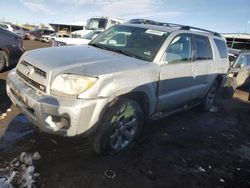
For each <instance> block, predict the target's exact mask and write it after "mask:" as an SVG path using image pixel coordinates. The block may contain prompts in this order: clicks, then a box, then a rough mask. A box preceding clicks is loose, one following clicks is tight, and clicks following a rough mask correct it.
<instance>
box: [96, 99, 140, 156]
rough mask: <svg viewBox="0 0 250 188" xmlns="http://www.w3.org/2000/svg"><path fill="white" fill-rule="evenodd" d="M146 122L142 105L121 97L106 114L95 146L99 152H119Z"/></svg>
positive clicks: (130, 141) (129, 143) (129, 142)
mask: <svg viewBox="0 0 250 188" xmlns="http://www.w3.org/2000/svg"><path fill="white" fill-rule="evenodd" d="M143 123H144V113H143V111H142V109H141V107H140V105H139V104H138V103H137V102H135V101H133V100H131V99H126V98H123V99H120V100H119V101H117V102H116V103H115V104H114V105H112V106H111V107H109V108H108V109H107V111H106V113H105V114H104V118H103V121H102V125H100V128H99V130H98V132H97V133H96V135H95V138H94V142H93V146H94V150H95V152H97V153H104V152H119V151H122V150H124V149H126V148H127V147H128V146H129V145H131V143H132V142H133V141H134V139H135V138H136V137H137V136H138V134H139V132H140V130H141V128H142V126H143Z"/></svg>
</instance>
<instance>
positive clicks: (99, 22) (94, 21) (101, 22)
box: [86, 18, 108, 30]
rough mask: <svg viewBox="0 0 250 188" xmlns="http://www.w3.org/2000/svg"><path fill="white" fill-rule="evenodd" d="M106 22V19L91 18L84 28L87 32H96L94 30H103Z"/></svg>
mask: <svg viewBox="0 0 250 188" xmlns="http://www.w3.org/2000/svg"><path fill="white" fill-rule="evenodd" d="M107 23H108V20H107V19H106V18H91V19H90V20H89V21H88V23H87V26H86V28H87V29H89V30H96V29H105V28H106V26H107Z"/></svg>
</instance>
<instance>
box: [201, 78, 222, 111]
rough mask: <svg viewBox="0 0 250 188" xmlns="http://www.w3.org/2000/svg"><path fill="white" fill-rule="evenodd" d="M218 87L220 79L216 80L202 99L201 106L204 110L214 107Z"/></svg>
mask: <svg viewBox="0 0 250 188" xmlns="http://www.w3.org/2000/svg"><path fill="white" fill-rule="evenodd" d="M218 87H219V83H218V81H214V83H213V84H212V85H211V86H210V88H209V90H208V92H207V94H206V96H205V97H204V98H203V99H202V101H201V105H200V107H201V109H202V110H204V111H209V110H210V109H211V108H212V107H213V105H214V102H215V98H216V94H217V91H218Z"/></svg>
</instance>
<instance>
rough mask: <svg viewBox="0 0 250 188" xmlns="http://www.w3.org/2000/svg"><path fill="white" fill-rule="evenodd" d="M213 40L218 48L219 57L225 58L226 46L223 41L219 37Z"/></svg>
mask: <svg viewBox="0 0 250 188" xmlns="http://www.w3.org/2000/svg"><path fill="white" fill-rule="evenodd" d="M214 42H215V44H216V46H217V48H218V50H219V53H220V57H221V58H227V46H226V43H225V41H223V40H219V39H214Z"/></svg>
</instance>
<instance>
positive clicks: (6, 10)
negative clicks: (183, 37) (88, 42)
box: [0, 0, 250, 33]
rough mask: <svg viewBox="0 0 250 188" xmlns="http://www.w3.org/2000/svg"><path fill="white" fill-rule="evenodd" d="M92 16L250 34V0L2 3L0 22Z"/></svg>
mask: <svg viewBox="0 0 250 188" xmlns="http://www.w3.org/2000/svg"><path fill="white" fill-rule="evenodd" d="M93 16H109V17H113V18H121V19H124V20H129V19H132V18H146V19H152V20H156V21H161V22H170V23H179V24H183V25H191V26H195V27H201V28H204V29H209V30H214V31H217V32H220V33H250V0H92V1H91V0H54V1H53V0H0V21H8V22H12V23H15V24H16V23H19V24H24V23H30V24H37V25H39V24H40V23H44V24H48V23H65V24H73V23H74V24H84V23H86V20H87V19H88V18H90V17H93Z"/></svg>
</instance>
